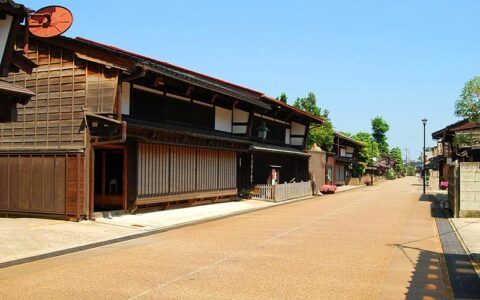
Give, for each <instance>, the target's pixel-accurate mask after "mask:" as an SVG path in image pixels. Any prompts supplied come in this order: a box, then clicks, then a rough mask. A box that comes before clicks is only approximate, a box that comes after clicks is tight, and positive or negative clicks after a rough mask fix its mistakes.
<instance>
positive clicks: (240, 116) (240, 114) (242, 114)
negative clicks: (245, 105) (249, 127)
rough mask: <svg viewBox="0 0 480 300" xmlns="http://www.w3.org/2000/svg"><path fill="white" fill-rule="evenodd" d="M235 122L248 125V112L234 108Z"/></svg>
mask: <svg viewBox="0 0 480 300" xmlns="http://www.w3.org/2000/svg"><path fill="white" fill-rule="evenodd" d="M233 122H234V123H247V122H248V112H246V111H243V110H240V109H237V108H234V109H233Z"/></svg>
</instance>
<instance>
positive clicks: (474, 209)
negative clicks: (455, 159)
mask: <svg viewBox="0 0 480 300" xmlns="http://www.w3.org/2000/svg"><path fill="white" fill-rule="evenodd" d="M459 216H460V217H461V218H465V217H467V218H468V217H480V163H476V162H475V163H473V162H472V163H460V210H459Z"/></svg>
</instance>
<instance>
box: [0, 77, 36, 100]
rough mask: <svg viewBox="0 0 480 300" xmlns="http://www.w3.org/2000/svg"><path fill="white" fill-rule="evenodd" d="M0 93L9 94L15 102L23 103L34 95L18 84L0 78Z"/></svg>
mask: <svg viewBox="0 0 480 300" xmlns="http://www.w3.org/2000/svg"><path fill="white" fill-rule="evenodd" d="M0 95H3V96H9V98H10V99H13V100H14V101H15V102H18V103H20V104H23V105H25V104H27V103H28V102H29V101H30V99H31V98H32V97H33V96H35V93H34V92H32V91H31V90H29V89H26V88H24V87H21V86H19V85H16V84H12V83H9V82H6V81H3V80H0Z"/></svg>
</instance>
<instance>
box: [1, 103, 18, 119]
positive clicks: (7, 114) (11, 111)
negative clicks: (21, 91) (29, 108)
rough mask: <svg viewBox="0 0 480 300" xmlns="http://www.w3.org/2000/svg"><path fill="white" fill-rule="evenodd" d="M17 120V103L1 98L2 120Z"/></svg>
mask: <svg viewBox="0 0 480 300" xmlns="http://www.w3.org/2000/svg"><path fill="white" fill-rule="evenodd" d="M15 121H17V103H16V102H15V101H12V100H4V99H2V100H0V122H15Z"/></svg>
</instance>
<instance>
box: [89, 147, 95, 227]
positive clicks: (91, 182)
mask: <svg viewBox="0 0 480 300" xmlns="http://www.w3.org/2000/svg"><path fill="white" fill-rule="evenodd" d="M89 165H90V170H89V171H90V172H89V173H90V178H89V179H90V180H89V195H88V219H90V220H93V210H94V205H95V201H94V199H95V149H94V148H93V147H91V148H90V164H89Z"/></svg>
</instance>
